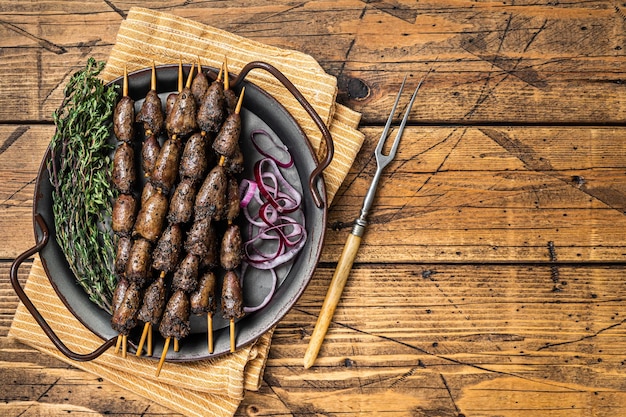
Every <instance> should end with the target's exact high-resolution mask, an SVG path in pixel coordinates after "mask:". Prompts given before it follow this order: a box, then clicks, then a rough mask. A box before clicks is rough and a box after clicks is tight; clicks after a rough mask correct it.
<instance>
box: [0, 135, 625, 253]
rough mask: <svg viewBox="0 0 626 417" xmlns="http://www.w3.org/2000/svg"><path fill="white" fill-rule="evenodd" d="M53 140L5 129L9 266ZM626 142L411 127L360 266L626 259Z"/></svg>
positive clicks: (359, 166)
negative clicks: (552, 251) (553, 253)
mask: <svg viewBox="0 0 626 417" xmlns="http://www.w3.org/2000/svg"><path fill="white" fill-rule="evenodd" d="M362 130H363V132H364V133H365V134H366V136H367V141H366V144H365V145H364V147H363V149H362V151H361V153H360V154H359V155H358V157H357V160H356V161H355V164H354V165H353V167H352V169H351V171H350V173H349V175H348V178H347V179H346V181H345V183H344V185H343V186H342V188H341V189H340V190H339V193H338V195H337V198H336V199H335V201H334V203H333V206H332V207H331V209H330V211H329V218H328V225H329V228H328V231H327V238H326V245H325V249H324V253H323V255H322V260H323V261H325V262H335V261H336V254H337V253H338V252H339V251H340V250H341V248H342V247H343V244H344V242H345V238H346V233H347V232H348V229H349V227H351V222H352V221H353V220H354V219H355V218H356V217H357V215H358V210H359V209H360V205H361V203H362V199H363V196H364V195H365V191H366V189H367V187H368V186H369V182H370V181H371V178H372V175H373V170H374V168H375V164H374V161H373V160H372V154H373V146H374V145H375V143H376V140H377V137H378V136H379V135H380V131H381V129H380V128H363V129H362ZM52 133H53V127H52V126H48V125H32V126H29V125H25V126H24V125H20V126H17V127H16V126H14V125H0V138H5V139H4V142H3V143H4V144H5V149H4V151H3V152H2V153H0V175H3V178H5V179H6V181H5V182H3V183H2V185H1V186H0V198H2V201H3V205H4V208H5V210H3V211H2V212H0V219H1V220H2V222H3V224H5V225H6V227H5V228H3V229H2V230H1V231H0V239H2V241H3V242H5V244H4V245H3V247H2V248H1V249H0V257H4V258H13V257H15V256H17V255H18V254H19V253H21V252H22V251H24V250H26V249H28V248H29V247H30V246H32V244H34V237H32V236H33V232H32V230H33V227H32V221H31V212H32V198H33V192H34V179H35V176H36V173H37V170H38V169H39V165H40V160H41V158H43V155H44V153H45V149H46V146H47V144H48V142H49V138H50V137H51V135H52ZM625 134H626V130H625V129H624V128H611V127H606V128H604V127H593V128H591V127H589V128H568V127H489V128H487V127H463V128H461V127H450V128H448V127H443V128H442V127H409V128H408V129H407V130H406V133H405V136H404V137H403V139H402V142H401V146H400V149H399V151H398V155H397V157H396V160H395V161H393V162H392V164H391V165H390V166H389V167H388V168H387V170H386V171H385V173H384V174H383V178H382V180H381V183H380V189H379V191H378V194H377V198H376V200H375V202H374V206H373V208H372V211H371V215H370V217H369V220H370V225H369V226H368V229H367V231H366V235H365V237H364V242H365V244H364V245H363V248H362V250H361V251H360V252H359V255H358V258H357V261H358V262H415V261H417V262H434V261H437V262H505V261H515V262H537V261H542V262H545V261H549V260H550V259H551V258H550V253H549V251H548V249H547V248H548V244H549V243H550V242H552V244H553V245H554V247H555V248H556V253H557V260H558V261H563V262H587V261H591V262H600V261H605V262H615V261H620V262H624V261H626V234H624V233H623V230H626V218H625V217H624V212H626V197H624V196H625V195H626V179H625V177H624V175H623V173H624V170H625V169H626V145H624V141H623V140H622V138H623V137H624V135H625ZM22 155H28V157H22ZM18 156H19V157H18ZM25 237H27V239H26V238H25Z"/></svg>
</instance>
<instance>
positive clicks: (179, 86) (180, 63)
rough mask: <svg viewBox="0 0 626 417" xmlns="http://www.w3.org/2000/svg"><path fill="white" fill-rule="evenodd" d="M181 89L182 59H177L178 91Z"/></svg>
mask: <svg viewBox="0 0 626 417" xmlns="http://www.w3.org/2000/svg"><path fill="white" fill-rule="evenodd" d="M181 91H183V60H182V58H179V59H178V92H179V93H180V92H181Z"/></svg>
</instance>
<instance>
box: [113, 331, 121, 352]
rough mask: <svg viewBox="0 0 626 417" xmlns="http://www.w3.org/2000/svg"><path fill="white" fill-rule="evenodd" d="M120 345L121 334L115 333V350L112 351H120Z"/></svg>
mask: <svg viewBox="0 0 626 417" xmlns="http://www.w3.org/2000/svg"><path fill="white" fill-rule="evenodd" d="M121 346H122V335H121V334H118V335H117V343H116V344H115V350H114V353H115V354H117V352H119V351H120V347H121Z"/></svg>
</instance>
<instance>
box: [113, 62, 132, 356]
mask: <svg viewBox="0 0 626 417" xmlns="http://www.w3.org/2000/svg"><path fill="white" fill-rule="evenodd" d="M122 95H123V96H124V97H127V96H128V69H127V68H126V65H124V81H123V83H122ZM126 341H127V336H125V335H123V334H121V333H120V334H119V335H117V342H116V343H115V350H114V351H113V352H114V353H115V354H117V353H118V352H119V351H120V347H121V348H122V356H124V357H126ZM122 345H123V346H122Z"/></svg>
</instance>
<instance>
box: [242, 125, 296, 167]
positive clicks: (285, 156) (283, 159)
mask: <svg viewBox="0 0 626 417" xmlns="http://www.w3.org/2000/svg"><path fill="white" fill-rule="evenodd" d="M257 136H266V137H267V138H269V142H270V143H271V146H272V148H273V149H272V150H273V151H276V153H279V154H281V155H280V156H275V155H272V154H271V153H270V152H269V151H268V150H267V149H265V148H264V147H263V146H261V145H260V144H259V143H258V142H257ZM250 140H251V141H252V144H253V145H254V147H255V148H256V150H257V151H259V153H260V154H261V155H263V156H265V157H266V158H270V159H271V160H272V161H274V162H276V164H277V165H278V166H279V167H281V168H290V167H291V166H293V157H292V156H291V153H290V152H289V149H288V148H287V146H286V145H285V144H284V143H282V142H281V141H279V140H278V139H275V138H274V137H273V136H272V135H270V134H269V133H267V132H266V131H265V130H263V129H257V130H253V131H252V133H251V134H250Z"/></svg>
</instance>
